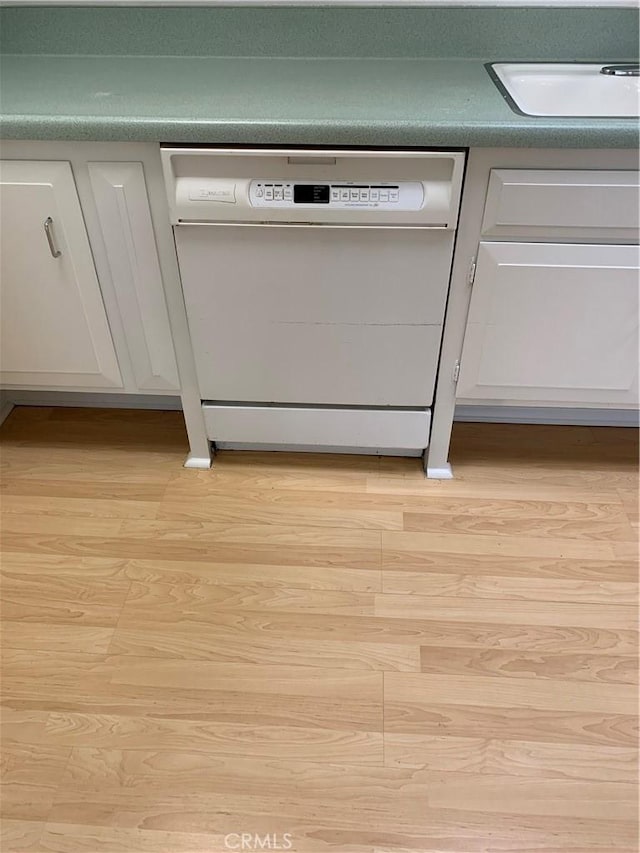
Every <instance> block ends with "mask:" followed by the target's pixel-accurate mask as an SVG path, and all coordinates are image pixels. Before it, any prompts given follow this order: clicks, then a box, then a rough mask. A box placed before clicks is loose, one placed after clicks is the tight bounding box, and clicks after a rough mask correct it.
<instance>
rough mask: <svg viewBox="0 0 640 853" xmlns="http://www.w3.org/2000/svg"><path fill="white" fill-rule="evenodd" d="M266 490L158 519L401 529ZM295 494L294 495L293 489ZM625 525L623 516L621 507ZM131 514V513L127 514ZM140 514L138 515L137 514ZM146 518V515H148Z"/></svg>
mask: <svg viewBox="0 0 640 853" xmlns="http://www.w3.org/2000/svg"><path fill="white" fill-rule="evenodd" d="M268 493H269V490H267V489H263V490H262V493H261V494H260V495H259V496H258V498H257V499H256V500H250V499H249V498H248V497H244V496H243V497H239V498H230V497H228V496H225V495H221V494H217V495H214V496H207V497H205V498H199V499H195V500H194V499H193V498H191V499H190V498H185V499H182V500H171V501H169V500H167V499H165V500H163V501H162V503H161V505H160V509H159V511H158V520H163V521H175V520H180V521H200V520H202V521H208V522H214V523H221V522H225V523H231V524H278V525H285V526H291V525H294V524H295V525H297V524H300V525H302V526H308V527H330V528H332V527H333V528H342V527H344V528H347V529H349V528H355V529H363V530H402V529H403V523H404V522H403V514H402V512H399V511H394V510H392V509H376V508H372V509H350V508H347V506H346V502H345V503H342V502H341V505H340V506H339V507H338V508H336V509H327V508H324V507H318V506H307V505H304V504H301V503H300V502H294V501H292V502H291V504H290V505H287V509H286V512H283V511H282V505H275V506H274V505H272V504H270V503H268V502H267V500H265V499H263V498H262V494H268ZM296 494H298V493H297V492H296ZM620 512H621V516H622V518H623V520H624V523H625V525H626V524H627V517H626V514H625V513H624V511H623V510H622V509H621V510H620ZM130 517H133V516H130ZM138 517H142V516H138ZM148 517H150V516H148Z"/></svg>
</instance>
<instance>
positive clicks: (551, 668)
mask: <svg viewBox="0 0 640 853" xmlns="http://www.w3.org/2000/svg"><path fill="white" fill-rule="evenodd" d="M420 669H421V671H422V672H428V673H432V674H435V675H466V674H468V675H495V676H496V677H505V676H506V677H507V678H531V677H535V678H551V679H556V680H560V681H592V682H610V683H612V684H637V683H638V663H637V659H636V658H635V657H633V656H631V655H628V656H622V655H589V654H544V653H535V652H509V651H504V650H503V649H482V650H478V649H464V648H457V649H456V648H454V649H447V648H429V647H423V648H422V654H421V662H420Z"/></svg>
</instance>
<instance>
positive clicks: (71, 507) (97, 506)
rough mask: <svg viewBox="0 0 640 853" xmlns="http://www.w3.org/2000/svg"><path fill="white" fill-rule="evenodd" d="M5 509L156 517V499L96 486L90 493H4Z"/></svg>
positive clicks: (65, 514)
mask: <svg viewBox="0 0 640 853" xmlns="http://www.w3.org/2000/svg"><path fill="white" fill-rule="evenodd" d="M1 506H2V512H3V513H17V514H21V515H27V516H29V517H30V516H32V515H33V514H34V513H37V514H39V515H43V516H56V517H58V516H62V517H64V518H71V519H74V518H78V517H82V518H155V517H156V515H157V514H158V502H157V501H143V500H140V499H137V500H122V499H114V498H103V497H101V496H100V491H99V489H97V488H96V487H95V486H94V494H93V496H92V497H91V499H90V500H87V497H86V496H85V497H70V498H68V497H63V496H62V495H34V494H29V495H25V494H22V495H12V494H7V493H6V492H3V493H2V504H1Z"/></svg>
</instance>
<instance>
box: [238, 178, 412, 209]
mask: <svg viewBox="0 0 640 853" xmlns="http://www.w3.org/2000/svg"><path fill="white" fill-rule="evenodd" d="M249 202H250V204H251V206H252V207H260V208H265V207H266V208H271V209H274V208H275V209H278V208H310V207H312V208H316V207H319V206H322V205H326V206H328V207H329V208H330V209H332V210H351V209H353V208H368V209H373V210H376V209H379V210H420V209H421V208H422V206H423V205H424V202H425V192H424V185H423V184H422V183H420V182H418V181H401V182H400V183H395V184H394V183H390V182H382V183H355V182H353V183H351V182H348V181H341V182H339V183H321V182H319V183H311V182H308V181H286V180H283V181H274V180H252V181H251V182H250V184H249Z"/></svg>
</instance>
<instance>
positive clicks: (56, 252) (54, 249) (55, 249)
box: [44, 216, 62, 258]
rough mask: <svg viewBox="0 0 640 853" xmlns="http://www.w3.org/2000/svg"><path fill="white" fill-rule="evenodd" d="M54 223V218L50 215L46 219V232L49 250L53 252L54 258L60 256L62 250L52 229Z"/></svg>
mask: <svg viewBox="0 0 640 853" xmlns="http://www.w3.org/2000/svg"><path fill="white" fill-rule="evenodd" d="M52 225H53V219H52V218H51V217H50V216H47V218H46V219H45V221H44V233H45V234H46V235H47V242H48V243H49V251H50V252H51V257H52V258H59V257H60V255H61V254H62V252H61V251H60V249H58V247H57V246H56V242H55V239H54V236H53V232H52V231H51V226H52Z"/></svg>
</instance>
